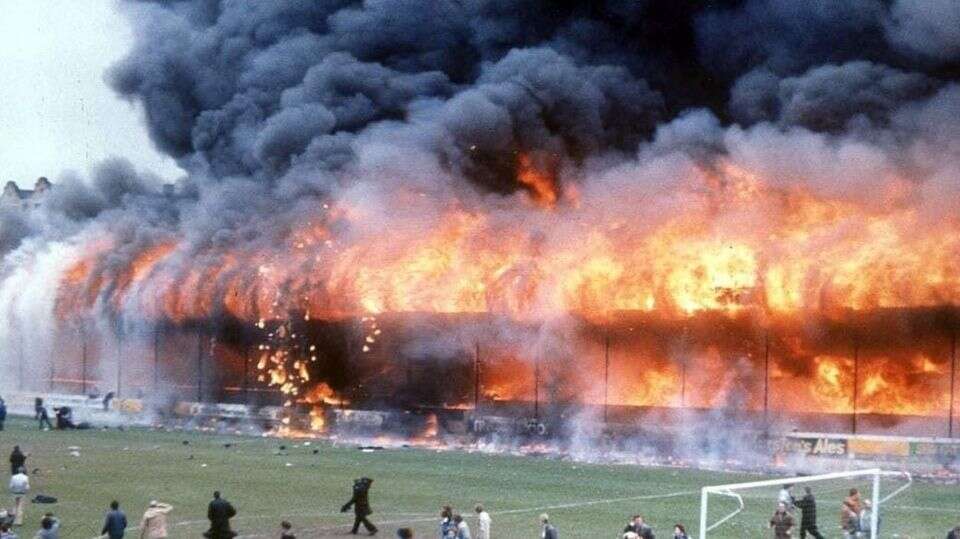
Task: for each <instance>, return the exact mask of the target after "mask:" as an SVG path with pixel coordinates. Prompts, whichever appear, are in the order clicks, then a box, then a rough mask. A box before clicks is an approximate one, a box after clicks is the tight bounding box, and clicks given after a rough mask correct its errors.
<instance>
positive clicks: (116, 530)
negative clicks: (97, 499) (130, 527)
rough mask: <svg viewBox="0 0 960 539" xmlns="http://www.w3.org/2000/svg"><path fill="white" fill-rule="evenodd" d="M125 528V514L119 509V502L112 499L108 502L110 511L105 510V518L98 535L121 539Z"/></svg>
mask: <svg viewBox="0 0 960 539" xmlns="http://www.w3.org/2000/svg"><path fill="white" fill-rule="evenodd" d="M126 530H127V515H125V514H123V511H121V510H120V502H118V501H117V500H113V501H112V502H110V511H109V512H107V519H106V521H105V522H104V523H103V530H101V531H100V535H106V536H107V538H108V539H123V534H124V532H126Z"/></svg>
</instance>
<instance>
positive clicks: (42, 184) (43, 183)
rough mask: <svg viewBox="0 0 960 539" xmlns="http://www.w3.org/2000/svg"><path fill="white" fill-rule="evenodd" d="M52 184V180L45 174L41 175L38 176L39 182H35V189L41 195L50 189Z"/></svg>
mask: <svg viewBox="0 0 960 539" xmlns="http://www.w3.org/2000/svg"><path fill="white" fill-rule="evenodd" d="M52 186H53V185H52V184H51V183H50V180H48V179H47V178H46V177H45V176H40V177H39V178H37V183H36V184H34V186H33V190H34V193H35V194H38V195H39V194H42V193H43V192H44V191H47V190H48V189H50V188H51V187H52Z"/></svg>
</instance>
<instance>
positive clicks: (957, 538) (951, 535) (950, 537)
mask: <svg viewBox="0 0 960 539" xmlns="http://www.w3.org/2000/svg"><path fill="white" fill-rule="evenodd" d="M947 539H960V526H955V527H954V528H953V529H952V530H950V531H949V532H948V533H947Z"/></svg>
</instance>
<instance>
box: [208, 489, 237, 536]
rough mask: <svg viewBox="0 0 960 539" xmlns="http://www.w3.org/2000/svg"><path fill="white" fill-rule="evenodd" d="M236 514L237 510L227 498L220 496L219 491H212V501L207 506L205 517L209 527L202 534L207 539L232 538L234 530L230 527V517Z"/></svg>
mask: <svg viewBox="0 0 960 539" xmlns="http://www.w3.org/2000/svg"><path fill="white" fill-rule="evenodd" d="M235 516H237V510H236V509H234V508H233V505H231V504H230V502H228V501H227V500H224V499H223V498H221V497H220V491H219V490H218V491H216V492H214V493H213V501H211V502H210V505H209V506H207V518H208V519H209V520H210V529H209V530H207V532H206V533H204V534H203V536H204V537H206V538H207V539H233V538H234V537H236V536H237V534H236V532H234V531H233V530H231V529H230V519H231V518H233V517H235Z"/></svg>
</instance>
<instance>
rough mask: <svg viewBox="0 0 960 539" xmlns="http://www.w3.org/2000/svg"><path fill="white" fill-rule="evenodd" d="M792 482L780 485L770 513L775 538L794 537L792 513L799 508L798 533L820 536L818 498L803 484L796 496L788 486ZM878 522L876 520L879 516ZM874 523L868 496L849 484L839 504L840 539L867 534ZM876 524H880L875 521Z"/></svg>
mask: <svg viewBox="0 0 960 539" xmlns="http://www.w3.org/2000/svg"><path fill="white" fill-rule="evenodd" d="M792 488H793V485H783V487H782V488H781V489H780V493H779V495H778V496H777V509H776V511H775V512H774V513H773V516H772V517H770V528H771V529H772V530H773V536H774V538H775V539H784V538H789V537H793V531H794V528H796V519H795V518H794V516H793V514H794V512H795V510H797V509H799V510H800V537H801V538H806V536H807V534H808V533H809V534H810V536H811V537H813V538H814V539H823V535H821V534H820V530H819V527H818V526H817V501H816V498H815V497H814V495H813V490H812V489H811V488H810V487H804V495H803V497H802V498H800V499H797V498H795V497H794V496H793V493H792V492H791V489H792ZM878 522H879V520H878ZM872 524H873V509H872V508H871V506H870V501H869V500H864V499H862V498H861V496H860V491H859V490H858V489H855V488H852V489H850V491H849V492H848V495H847V497H846V498H844V499H843V502H842V503H841V504H840V530H841V532H842V533H843V539H858V538H862V537H870V530H871V526H872ZM878 527H879V525H878Z"/></svg>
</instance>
